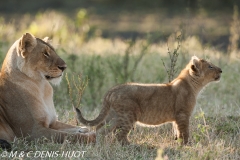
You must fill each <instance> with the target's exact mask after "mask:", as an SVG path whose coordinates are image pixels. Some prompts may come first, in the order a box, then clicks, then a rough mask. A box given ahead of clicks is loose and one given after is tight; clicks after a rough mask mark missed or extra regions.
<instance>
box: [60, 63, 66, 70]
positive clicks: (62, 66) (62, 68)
mask: <svg viewBox="0 0 240 160" xmlns="http://www.w3.org/2000/svg"><path fill="white" fill-rule="evenodd" d="M58 68H59V69H60V70H62V71H64V70H65V69H66V68H67V65H66V64H64V65H61V66H58Z"/></svg>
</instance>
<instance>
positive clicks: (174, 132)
mask: <svg viewBox="0 0 240 160" xmlns="http://www.w3.org/2000/svg"><path fill="white" fill-rule="evenodd" d="M172 127H173V134H174V140H177V139H178V137H179V131H178V125H177V123H176V122H175V121H174V122H172Z"/></svg>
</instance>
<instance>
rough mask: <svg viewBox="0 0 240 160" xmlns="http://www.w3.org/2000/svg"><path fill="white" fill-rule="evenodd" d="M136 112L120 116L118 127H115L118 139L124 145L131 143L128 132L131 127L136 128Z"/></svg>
mask: <svg viewBox="0 0 240 160" xmlns="http://www.w3.org/2000/svg"><path fill="white" fill-rule="evenodd" d="M135 117H136V116H134V113H128V114H124V115H123V116H122V117H119V119H118V123H117V127H116V129H115V134H116V137H117V140H118V141H119V142H121V143H122V144H123V145H127V144H129V143H130V142H129V140H128V133H129V132H130V130H131V129H133V128H134V124H135V122H136V120H135Z"/></svg>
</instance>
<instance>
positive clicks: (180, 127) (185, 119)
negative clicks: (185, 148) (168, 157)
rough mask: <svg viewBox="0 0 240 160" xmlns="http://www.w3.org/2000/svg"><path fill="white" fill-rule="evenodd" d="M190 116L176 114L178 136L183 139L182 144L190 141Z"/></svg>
mask: <svg viewBox="0 0 240 160" xmlns="http://www.w3.org/2000/svg"><path fill="white" fill-rule="evenodd" d="M189 118H190V117H189V116H188V115H186V114H184V113H180V114H178V115H177V116H176V122H175V124H174V125H175V128H176V133H177V138H178V139H181V140H182V142H181V143H182V144H187V143H188V137H189Z"/></svg>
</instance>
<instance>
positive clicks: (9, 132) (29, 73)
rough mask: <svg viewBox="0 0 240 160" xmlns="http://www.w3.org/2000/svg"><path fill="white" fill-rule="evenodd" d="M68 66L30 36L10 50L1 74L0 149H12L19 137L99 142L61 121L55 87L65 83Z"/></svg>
mask: <svg viewBox="0 0 240 160" xmlns="http://www.w3.org/2000/svg"><path fill="white" fill-rule="evenodd" d="M66 67H67V65H66V63H65V62H64V61H63V60H62V59H61V58H60V57H59V56H58V55H57V54H56V52H55V50H54V48H53V47H52V46H51V45H50V44H48V39H47V38H45V39H43V40H42V39H39V38H36V37H34V36H33V35H31V34H30V33H26V34H24V35H23V36H22V37H21V38H20V39H18V40H17V41H16V42H15V43H14V44H13V45H12V46H11V48H10V49H9V51H8V53H7V55H6V58H5V60H4V62H3V65H2V69H1V73H0V146H1V147H2V148H6V149H9V148H10V147H11V146H10V144H8V142H12V141H13V140H14V138H15V137H24V138H27V140H33V139H35V138H41V137H45V138H48V139H53V140H54V141H55V142H58V143H62V142H63V141H64V139H65V138H66V137H68V136H69V137H71V140H72V141H74V142H86V141H89V142H91V141H95V133H80V132H86V130H84V129H81V128H78V127H76V126H72V125H68V124H65V123H62V122H60V121H58V120H57V114H56V111H55V107H54V104H53V88H52V86H51V85H50V83H49V82H51V83H54V84H58V83H59V82H60V81H61V77H62V75H63V71H64V70H65V69H66Z"/></svg>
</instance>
